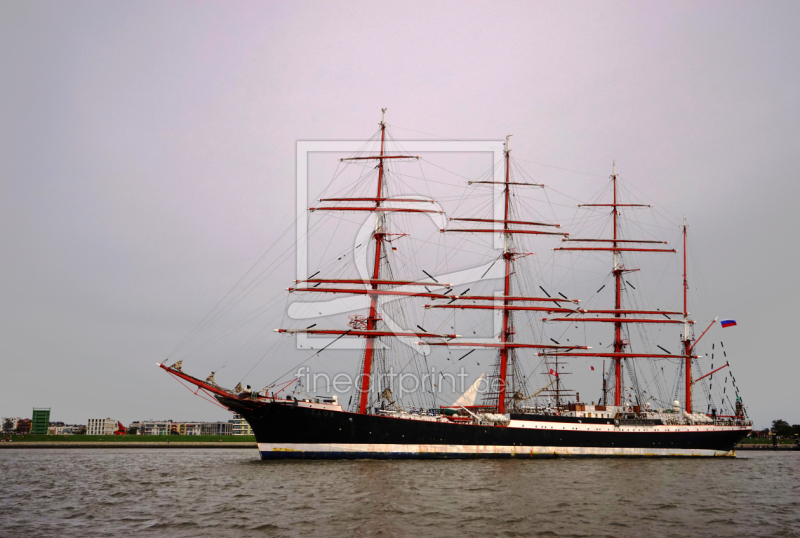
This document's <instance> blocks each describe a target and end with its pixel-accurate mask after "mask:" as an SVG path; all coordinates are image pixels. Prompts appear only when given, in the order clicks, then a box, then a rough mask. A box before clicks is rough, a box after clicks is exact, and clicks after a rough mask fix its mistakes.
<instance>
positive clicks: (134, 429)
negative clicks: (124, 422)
mask: <svg viewBox="0 0 800 538" xmlns="http://www.w3.org/2000/svg"><path fill="white" fill-rule="evenodd" d="M138 431H139V428H137V427H136V426H134V427H133V428H128V430H127V431H126V432H125V435H136V433H137V432H138Z"/></svg>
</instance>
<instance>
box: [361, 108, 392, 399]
mask: <svg viewBox="0 0 800 538" xmlns="http://www.w3.org/2000/svg"><path fill="white" fill-rule="evenodd" d="M381 112H382V114H381V153H380V159H379V160H378V194H376V195H375V196H376V198H377V200H376V201H375V207H380V206H381V199H382V198H383V144H384V141H385V137H386V109H385V108H384V109H382V110H381ZM384 218H385V217H384V216H383V214H381V213H378V222H377V223H376V224H375V233H374V234H373V235H374V237H375V265H374V266H373V269H372V280H379V279H380V276H381V248H382V246H383V234H384V229H383V225H384ZM372 289H373V290H377V289H378V285H377V284H374V283H373V284H372ZM377 323H378V296H377V295H372V296H371V297H370V301H369V317H367V330H368V331H374V330H375V325H376V324H377ZM374 354H375V336H367V346H366V350H365V351H364V370H363V371H362V372H361V391H360V395H359V399H358V412H359V413H361V414H362V415H363V414H364V413H366V412H367V400H368V395H369V382H370V379H369V378H370V377H371V375H372V356H373V355H374Z"/></svg>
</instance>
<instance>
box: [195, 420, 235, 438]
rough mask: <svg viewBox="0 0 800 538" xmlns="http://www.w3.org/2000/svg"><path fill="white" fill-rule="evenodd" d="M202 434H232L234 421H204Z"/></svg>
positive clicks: (201, 427)
mask: <svg viewBox="0 0 800 538" xmlns="http://www.w3.org/2000/svg"><path fill="white" fill-rule="evenodd" d="M200 431H201V432H202V433H201V435H232V434H233V422H202V423H200Z"/></svg>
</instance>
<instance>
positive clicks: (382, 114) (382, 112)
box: [381, 108, 387, 125]
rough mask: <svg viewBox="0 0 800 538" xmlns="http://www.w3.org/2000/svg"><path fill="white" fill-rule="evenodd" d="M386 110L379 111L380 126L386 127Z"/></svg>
mask: <svg viewBox="0 0 800 538" xmlns="http://www.w3.org/2000/svg"><path fill="white" fill-rule="evenodd" d="M386 110H387V109H386V108H382V109H381V125H386Z"/></svg>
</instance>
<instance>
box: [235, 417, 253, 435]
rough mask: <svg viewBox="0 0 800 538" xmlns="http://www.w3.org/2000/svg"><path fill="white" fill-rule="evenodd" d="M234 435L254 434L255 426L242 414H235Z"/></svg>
mask: <svg viewBox="0 0 800 538" xmlns="http://www.w3.org/2000/svg"><path fill="white" fill-rule="evenodd" d="M232 422H233V435H253V428H251V427H250V424H248V423H247V421H246V420H245V419H244V418H243V417H242V415H236V414H234V415H233V421H232Z"/></svg>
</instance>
